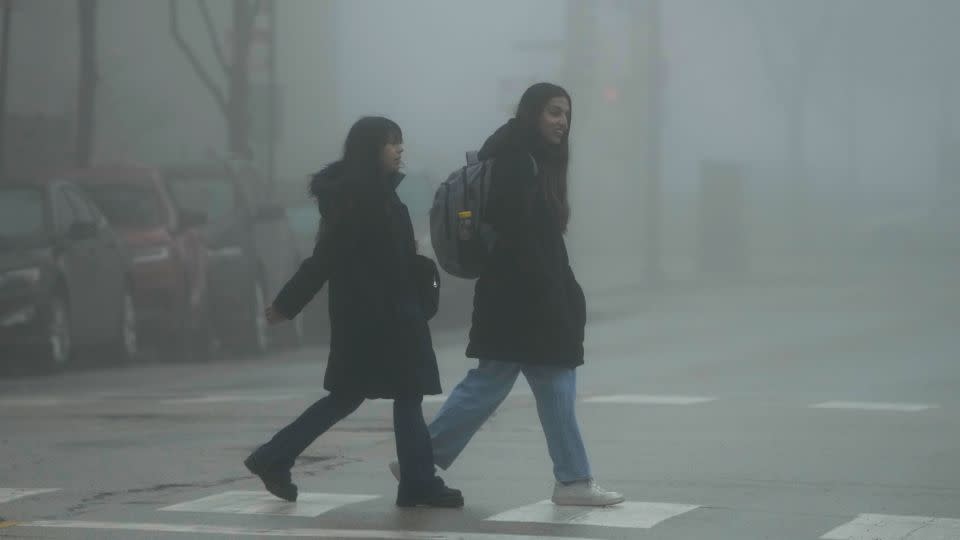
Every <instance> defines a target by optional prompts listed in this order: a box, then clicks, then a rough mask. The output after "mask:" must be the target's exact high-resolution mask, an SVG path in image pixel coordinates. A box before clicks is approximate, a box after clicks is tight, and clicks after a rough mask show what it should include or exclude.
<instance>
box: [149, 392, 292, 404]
mask: <svg viewBox="0 0 960 540" xmlns="http://www.w3.org/2000/svg"><path fill="white" fill-rule="evenodd" d="M302 397H303V396H300V395H294V394H280V395H254V394H251V395H217V394H214V395H208V396H201V397H193V398H175V399H164V400H161V402H160V403H163V404H165V405H204V404H212V403H269V402H272V401H287V400H294V399H300V398H302Z"/></svg>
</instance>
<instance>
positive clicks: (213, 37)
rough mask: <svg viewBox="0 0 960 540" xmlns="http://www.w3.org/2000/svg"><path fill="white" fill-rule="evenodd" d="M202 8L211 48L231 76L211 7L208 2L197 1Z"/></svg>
mask: <svg viewBox="0 0 960 540" xmlns="http://www.w3.org/2000/svg"><path fill="white" fill-rule="evenodd" d="M197 5H198V6H199V7H200V15H201V16H203V24H204V26H206V27H207V35H208V36H209V37H210V47H211V48H212V49H213V54H214V56H216V57H217V63H219V64H220V67H221V68H223V73H224V74H225V75H229V74H230V66H228V65H227V59H226V57H225V56H224V55H223V47H221V46H220V40H219V39H217V29H216V27H215V26H214V24H213V17H212V16H211V15H210V7H209V6H208V5H207V0H197Z"/></svg>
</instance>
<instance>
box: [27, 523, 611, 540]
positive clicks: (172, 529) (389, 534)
mask: <svg viewBox="0 0 960 540" xmlns="http://www.w3.org/2000/svg"><path fill="white" fill-rule="evenodd" d="M17 526H18V527H35V528H47V529H94V530H114V531H138V532H159V533H187V534H220V535H226V536H230V537H237V536H275V537H287V538H294V537H295V538H301V537H302V538H337V539H344V540H347V539H351V538H359V539H366V540H370V539H371V538H377V539H380V540H595V539H591V538H574V537H569V536H564V537H562V539H561V538H558V537H556V536H525V535H514V534H483V533H464V532H444V531H378V530H365V529H274V528H253V527H218V526H215V525H178V524H173V523H111V522H106V521H30V522H26V523H20V524H18V525H17Z"/></svg>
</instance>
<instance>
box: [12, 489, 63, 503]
mask: <svg viewBox="0 0 960 540" xmlns="http://www.w3.org/2000/svg"><path fill="white" fill-rule="evenodd" d="M56 491H60V489H59V488H45V489H30V488H0V504H2V503H7V502H10V501H15V500H17V499H22V498H24V497H32V496H34V495H41V494H43V493H53V492H56Z"/></svg>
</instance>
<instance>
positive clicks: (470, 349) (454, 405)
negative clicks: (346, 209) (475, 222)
mask: <svg viewBox="0 0 960 540" xmlns="http://www.w3.org/2000/svg"><path fill="white" fill-rule="evenodd" d="M570 113H571V101H570V96H569V94H568V93H567V92H566V90H564V89H563V88H561V87H559V86H556V85H553V84H548V83H540V84H536V85H534V86H532V87H530V88H529V89H527V91H526V92H525V93H524V94H523V96H522V98H521V99H520V104H519V106H518V109H517V114H516V116H515V117H514V118H513V119H511V120H510V121H509V122H507V123H506V125H504V126H502V127H501V128H500V129H498V130H497V131H496V132H495V133H494V134H493V135H492V136H490V138H488V139H487V141H486V143H484V145H483V147H482V148H481V150H480V152H479V155H478V156H477V157H478V158H479V159H480V160H481V161H487V160H492V163H493V165H492V166H493V169H492V171H491V172H490V178H491V185H490V191H489V194H488V195H487V197H488V199H487V204H486V207H485V208H484V211H483V214H482V215H481V217H480V219H481V220H483V221H485V222H486V223H487V224H489V225H490V226H491V227H492V229H493V232H494V233H495V235H496V236H495V238H496V240H495V242H494V243H493V248H492V250H491V251H490V252H489V253H488V255H487V257H486V259H485V261H484V265H483V267H482V270H481V271H480V276H479V278H478V280H477V284H476V290H475V295H474V310H473V325H472V327H471V329H470V343H469V345H468V346H467V356H468V357H470V358H477V359H478V360H479V365H478V367H477V368H476V369H472V370H470V371H469V372H468V373H467V376H466V378H464V379H463V381H461V382H460V384H458V385H457V386H456V388H454V390H453V392H451V393H450V397H449V398H448V399H447V401H446V402H445V403H444V405H443V407H442V408H441V409H440V411H439V412H438V413H437V416H436V418H434V420H433V422H432V423H431V424H430V437H431V439H432V441H433V450H434V463H436V464H437V465H438V466H440V467H441V468H443V469H446V468H447V467H449V466H450V465H451V464H452V463H453V461H454V460H455V459H456V458H457V456H458V455H459V454H460V452H461V451H462V450H463V448H464V447H465V446H466V445H467V443H468V442H469V441H470V438H471V437H473V435H474V433H476V432H477V430H479V429H480V427H481V426H482V425H483V423H484V422H485V421H486V420H487V418H489V417H490V415H491V414H492V413H493V412H494V411H495V410H496V408H497V407H498V406H499V405H500V403H501V402H503V400H504V399H505V398H506V397H507V394H509V393H510V390H511V388H512V387H513V384H514V382H516V380H517V376H518V375H519V374H520V373H521V372H522V373H523V375H524V377H525V378H526V379H527V382H528V383H529V384H530V388H531V390H532V391H533V394H534V397H535V399H536V402H537V412H538V414H539V416H540V424H541V426H542V427H543V431H544V434H545V435H546V439H547V448H548V450H549V453H550V458H551V459H552V460H553V473H554V477H555V478H556V484H555V487H554V491H553V497H552V500H553V502H554V503H555V504H558V505H575V506H609V505H614V504H619V503H621V502H623V500H624V498H623V496H622V495H620V494H619V493H614V492H610V491H606V490H603V489H602V488H600V487H599V486H598V485H597V483H596V482H595V481H594V479H593V476H592V474H591V472H590V464H589V461H588V460H587V453H586V450H585V449H584V445H583V439H582V438H581V436H580V430H579V428H578V426H577V419H576V415H575V412H574V404H575V401H576V368H577V367H578V366H580V365H582V364H583V338H584V327H585V325H586V302H585V299H584V296H583V290H582V289H581V288H580V285H579V284H578V283H577V280H576V278H574V275H573V271H572V269H571V268H570V262H569V259H568V257H567V249H566V246H565V244H564V239H563V236H564V233H565V232H566V229H567V222H568V221H569V218H570V207H569V204H568V200H567V163H568V157H569V152H568V137H569V132H570V118H571V115H570ZM390 468H391V471H392V472H393V474H394V476H396V477H398V479H402V478H403V474H404V473H403V471H402V467H399V468H398V467H397V465H396V463H392V464H391V467H390Z"/></svg>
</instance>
